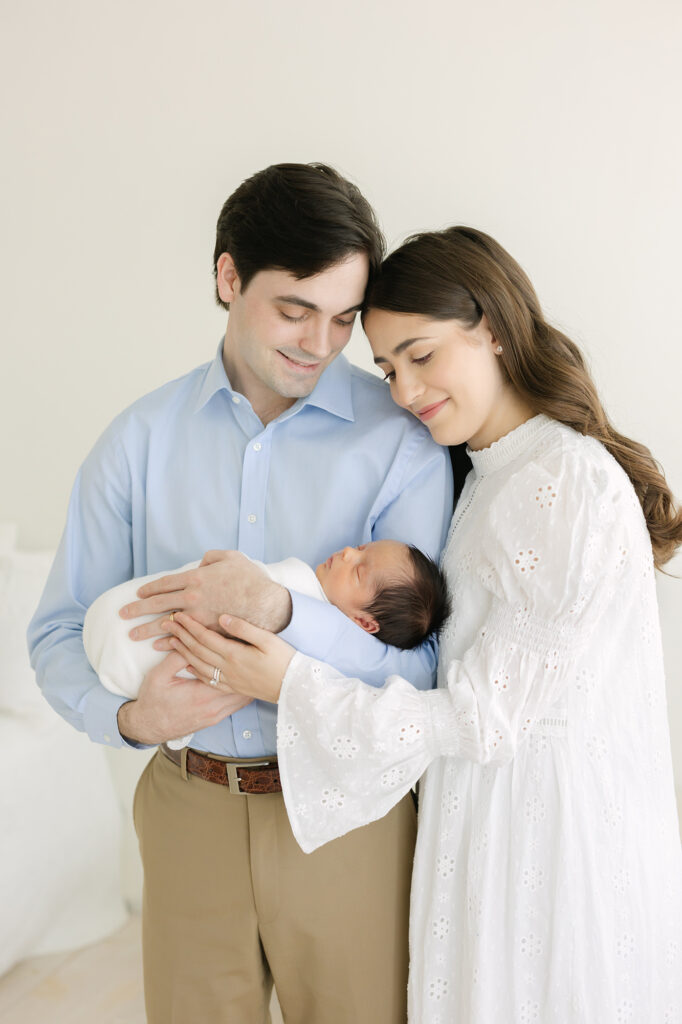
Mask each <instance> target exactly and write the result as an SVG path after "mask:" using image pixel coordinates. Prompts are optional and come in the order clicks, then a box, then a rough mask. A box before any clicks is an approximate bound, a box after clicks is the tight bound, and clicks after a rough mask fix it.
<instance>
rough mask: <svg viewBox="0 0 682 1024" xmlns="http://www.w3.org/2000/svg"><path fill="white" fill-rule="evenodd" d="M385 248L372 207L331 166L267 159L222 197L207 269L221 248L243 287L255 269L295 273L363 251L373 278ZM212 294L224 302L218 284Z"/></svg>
mask: <svg viewBox="0 0 682 1024" xmlns="http://www.w3.org/2000/svg"><path fill="white" fill-rule="evenodd" d="M385 248H386V243H385V240H384V236H383V234H382V233H381V228H380V227H379V224H378V222H377V219H376V216H375V213H374V211H373V209H372V207H371V206H370V205H369V203H368V202H367V200H366V199H365V197H364V196H363V195H362V193H361V192H360V190H359V189H358V188H357V187H356V186H355V185H353V184H352V183H351V182H350V181H347V180H346V178H343V177H342V176H341V175H340V174H339V173H338V171H335V170H334V168H333V167H328V166H327V165H326V164H317V163H314V164H273V165H272V166H271V167H266V168H265V170H263V171H258V172H257V173H256V174H254V175H252V177H250V178H247V179H246V181H244V182H242V184H241V185H240V186H239V188H238V189H237V190H236V191H235V192H233V193H232V195H231V196H230V197H229V199H227V200H226V202H225V204H224V206H223V208H222V210H221V211H220V216H219V217H218V225H217V229H216V244H215V251H214V253H213V274H214V276H217V266H218V259H219V258H220V256H221V255H222V253H224V252H228V253H229V254H230V256H231V257H232V259H233V260H234V265H235V267H236V269H237V273H238V274H239V279H240V282H241V287H242V290H243V289H245V288H246V287H247V286H248V284H249V282H250V281H251V279H252V278H253V277H254V276H255V275H256V274H257V273H258V271H259V270H285V271H287V272H288V273H289V274H293V276H294V277H296V278H298V279H299V280H300V279H301V278H303V277H312V276H313V275H315V274H319V273H321V272H322V271H323V270H327V269H328V268H329V267H332V266H334V265H335V264H336V263H340V262H342V261H343V260H344V259H347V258H348V257H349V256H351V255H352V254H353V253H357V252H365V253H367V256H368V258H369V274H370V279H371V278H372V277H373V275H374V274H375V272H376V271H377V270H378V268H379V266H380V264H381V261H382V259H383V256H384V252H385ZM216 300H217V302H218V304H219V305H221V306H224V307H225V308H226V309H229V303H226V302H223V301H222V299H221V298H220V295H219V294H218V288H217V285H216Z"/></svg>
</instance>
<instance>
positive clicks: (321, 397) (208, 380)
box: [194, 340, 355, 422]
mask: <svg viewBox="0 0 682 1024" xmlns="http://www.w3.org/2000/svg"><path fill="white" fill-rule="evenodd" d="M218 391H227V393H228V395H236V394H238V392H236V391H234V390H233V389H232V385H231V384H230V381H229V378H228V376H227V374H226V373H225V367H224V365H223V342H222V340H221V342H220V344H219V345H218V351H217V352H216V354H215V358H214V359H213V362H211V363H208V364H207V365H206V370H205V373H204V376H203V379H202V381H201V384H200V386H199V392H198V394H197V399H196V403H195V406H194V411H195V412H199V410H200V409H203V407H204V406H205V405H206V404H207V402H209V401H210V400H211V398H213V396H214V395H215V394H216V393H217V392H218ZM305 405H314V406H316V407H317V408H318V409H324V410H325V412H329V413H331V414H332V415H333V416H339V417H340V418H341V419H344V420H350V421H351V422H352V421H353V420H354V419H355V416H354V414H353V395H352V389H351V367H350V363H349V362H348V360H347V359H346V357H345V356H344V355H339V356H337V357H336V359H335V360H334V362H333V363H332V364H331V365H330V366H328V367H327V369H326V370H325V371H324V373H323V374H322V376H321V377H320V379H319V381H318V382H317V384H316V385H315V388H314V389H313V391H312V393H311V394H309V395H308V396H307V397H306V398H299V399H298V401H297V402H295V403H294V405H292V407H291V408H290V409H287V411H286V413H284V414H283V415H285V416H288V415H293V414H294V413H295V412H298V411H299V410H300V409H302V408H303V407H304V406H305Z"/></svg>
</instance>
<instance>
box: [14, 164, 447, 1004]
mask: <svg viewBox="0 0 682 1024" xmlns="http://www.w3.org/2000/svg"><path fill="white" fill-rule="evenodd" d="M382 252H383V239H382V236H381V233H380V231H379V229H378V227H377V225H376V222H375V219H374V215H373V213H372V210H371V208H370V206H369V204H368V203H367V202H366V200H365V199H364V198H363V197H362V195H361V194H360V193H359V191H358V190H357V189H356V188H355V187H354V186H353V185H351V184H350V183H349V182H348V181H346V180H344V179H343V178H342V177H340V176H339V175H338V174H337V173H336V172H335V171H333V170H332V169H331V168H329V167H326V166H323V165H315V164H312V165H297V164H283V165H276V166H273V167H269V168H267V169H266V170H264V171H262V172H259V173H258V174H256V175H254V176H253V177H252V178H250V179H248V180H247V181H246V182H244V183H243V184H242V185H241V186H240V187H239V188H238V189H237V191H236V192H235V193H234V194H233V195H232V196H231V197H230V198H229V199H228V200H227V202H226V203H225V205H224V207H223V210H222V212H221V214H220V218H219V220H218V229H217V239H216V248H215V257H214V271H215V276H216V291H217V298H218V301H219V302H220V303H221V304H222V305H223V306H225V307H226V308H229V318H228V323H227V329H226V332H225V338H224V341H223V342H221V346H220V348H219V350H218V353H217V355H216V358H215V359H214V360H213V362H212V363H208V364H205V365H203V366H200V367H199V368H198V369H196V370H194V371H193V372H192V373H189V374H187V375H186V376H185V377H182V378H180V379H179V380H177V381H173V382H171V383H169V384H166V385H165V386H164V387H162V388H160V389H158V390H157V391H154V392H152V393H151V394H150V395H147V396H145V397H144V398H142V399H140V400H139V401H138V402H136V403H135V404H134V405H133V406H132V407H131V408H130V409H128V410H126V411H125V412H124V413H122V414H121V415H120V416H119V417H118V418H117V419H116V420H115V421H114V422H113V424H112V425H111V426H110V427H109V428H108V430H107V431H105V433H104V435H103V436H102V438H100V440H99V441H98V443H97V444H96V445H95V448H94V450H93V451H92V452H91V454H90V455H89V456H88V458H87V459H86V461H85V463H84V465H83V466H82V467H81V470H80V472H79V474H78V477H77V480H76V484H75V486H74V490H73V494H72V498H71V502H70V506H69V512H68V519H67V524H66V530H65V533H64V536H63V539H62V543H61V545H60V549H59V552H58V555H57V559H56V562H55V567H54V569H53V572H52V574H51V577H50V580H49V583H48V586H47V588H46V591H45V594H44V595H43V599H42V601H41V604H40V607H39V608H38V611H37V612H36V615H35V617H34V620H33V622H32V624H31V627H30V630H29V642H30V646H31V649H32V655H33V663H34V666H35V668H36V672H37V676H38V681H39V684H40V685H41V687H42V688H43V691H44V693H45V696H46V697H47V699H48V700H49V701H50V703H51V704H52V705H53V707H55V708H56V710H58V711H59V712H60V713H61V714H62V715H63V716H64V717H65V718H66V719H67V720H68V721H70V722H71V723H72V724H73V725H75V726H76V727H77V728H79V729H83V730H85V731H87V732H88V734H89V735H90V737H91V738H92V739H93V740H95V741H97V742H102V743H108V744H110V745H113V746H117V745H118V746H120V745H123V744H125V743H129V744H131V745H133V746H135V745H141V746H144V745H156V744H161V745H162V746H161V748H160V750H159V751H158V752H157V754H156V756H155V757H154V758H153V759H152V761H151V762H150V763H149V765H148V767H147V768H146V770H145V772H144V773H143V776H142V778H141V780H140V784H139V786H138V790H137V793H136V798H135V823H136V828H137V831H138V836H139V839H140V849H141V853H142V860H143V865H144V872H145V888H144V905H143V947H144V972H145V999H146V1004H147V1014H148V1020H149V1021H150V1024H157V1022H159V1024H160V1022H164V1024H167V1022H169V1021H182V1022H183V1024H184V1022H189V1021H191V1022H194V1021H196V1022H201V1024H203V1022H204V1021H205V1022H208V1021H211V1022H212V1024H214V1022H222V1021H224V1022H239V1024H242V1022H244V1024H250V1022H259V1024H260V1022H261V1021H264V1020H266V1019H267V1004H268V999H269V992H270V989H271V985H272V979H273V978H274V981H275V984H276V987H277V992H278V996H279V999H280V1003H281V1004H282V1008H283V1012H284V1016H285V1018H286V1020H287V1021H289V1022H298V1024H304V1022H306V1024H318V1022H325V1024H337V1022H339V1024H340V1022H344V1024H351V1022H353V1024H362V1022H367V1024H370V1022H371V1024H384V1022H385V1024H395V1022H396V1021H399V1020H404V1019H405V1015H406V1010H405V988H406V975H407V941H406V935H407V914H408V903H407V901H408V892H409V880H410V871H411V863H412V853H413V845H414V838H415V815H414V808H413V805H412V802H411V799H410V798H409V797H408V798H406V799H405V800H403V801H402V802H401V803H400V804H399V805H398V807H396V808H395V810H394V811H393V812H391V814H389V815H387V817H386V818H385V819H383V820H382V821H380V822H376V823H375V824H373V825H371V826H368V827H367V828H364V829H359V830H357V831H356V832H353V833H351V834H350V835H348V836H345V837H343V838H342V839H340V840H338V841H337V842H336V843H333V844H330V846H329V847H327V848H325V849H324V850H321V851H318V852H317V853H315V854H313V855H311V856H305V855H304V854H303V853H302V852H301V850H300V849H299V848H298V846H297V845H296V843H295V841H294V840H293V836H292V834H291V830H290V827H289V824H288V820H287V817H286V811H285V809H284V804H283V799H282V794H281V791H280V789H279V783H278V774H277V770H276V757H275V753H276V736H275V717H276V713H275V709H274V708H273V707H272V706H271V705H267V704H262V703H260V702H252V703H247V702H245V700H244V699H243V698H241V697H235V696H228V695H225V694H222V693H221V692H220V691H219V690H217V689H212V688H210V687H208V686H206V685H204V684H202V683H200V682H198V681H194V680H188V679H184V678H180V677H177V676H176V673H177V671H178V670H179V668H181V667H182V664H181V663H179V658H178V655H176V654H173V655H171V656H169V657H168V658H166V659H165V660H164V662H163V663H162V664H161V665H160V666H158V667H157V668H156V669H154V670H152V672H150V673H149V675H148V676H147V677H146V678H145V680H144V682H143V684H142V687H141V690H140V694H139V697H138V699H137V700H135V701H128V702H125V700H124V699H123V698H118V697H115V696H114V695H112V694H110V693H108V692H107V691H105V690H104V688H103V687H102V686H101V684H100V683H99V681H98V679H97V677H96V676H95V674H94V672H93V671H92V669H90V667H89V666H88V664H87V662H86V659H85V656H84V652H83V648H82V640H81V631H82V622H83V617H84V613H85V610H86V608H87V606H88V605H89V604H90V603H91V602H92V601H93V600H94V599H95V598H96V597H97V596H98V595H99V594H100V593H101V592H102V591H103V590H105V589H107V588H108V587H111V586H113V585H115V584H116V583H119V582H121V581H122V580H124V579H127V578H130V577H131V576H140V575H144V574H146V573H152V572H155V571H158V570H160V569H163V568H167V567H169V566H174V565H175V566H177V565H182V564H183V563H186V562H187V561H189V560H191V559H193V558H196V557H197V553H198V552H199V553H200V552H202V551H206V550H207V549H209V548H211V549H215V548H221V549H225V548H228V549H230V548H234V549H239V551H241V552H243V553H244V554H246V555H249V556H251V557H253V558H257V559H260V560H262V561H266V562H269V561H277V560H279V559H282V558H284V557H288V556H290V555H296V556H298V557H300V558H302V559H304V560H305V561H307V562H309V563H310V564H311V565H315V564H316V563H317V562H319V561H320V560H321V559H322V557H323V556H324V557H326V555H327V554H328V552H329V551H330V550H334V549H335V548H337V549H338V548H340V547H342V546H344V545H346V544H348V543H363V542H366V541H369V540H371V539H379V538H383V537H386V538H394V539H396V540H402V541H406V542H409V543H414V544H415V545H417V546H419V547H421V548H422V549H423V550H425V552H426V553H428V554H430V555H432V556H437V555H438V554H439V551H440V548H441V546H442V544H443V540H444V533H445V530H446V527H447V521H448V518H449V509H450V508H451V494H452V491H451V479H450V472H449V469H448V468H446V457H445V454H444V452H443V450H441V449H439V448H438V447H437V446H436V445H434V444H433V442H432V441H431V439H430V437H429V435H428V432H427V431H426V430H425V429H424V428H423V427H422V426H421V425H419V424H418V423H417V422H416V421H415V420H414V419H413V418H412V417H410V416H408V415H406V414H405V413H403V412H401V411H400V410H398V409H397V408H396V407H395V406H394V405H393V404H392V403H391V400H390V397H389V395H388V389H387V388H386V387H385V386H384V385H382V383H381V382H380V381H379V380H377V378H376V377H373V376H371V375H369V374H366V373H364V372H363V371H360V370H358V369H357V368H355V367H352V366H350V365H349V364H348V363H347V362H346V360H345V359H344V358H343V356H340V352H341V350H342V349H343V347H344V345H345V344H346V342H347V341H348V339H349V337H350V333H351V330H352V326H353V321H354V319H355V316H356V314H357V312H358V310H359V309H360V308H361V305H362V301H363V296H364V292H365V287H366V284H367V280H368V276H369V274H370V273H372V272H373V271H374V270H375V268H376V267H377V265H378V263H379V262H380V260H381V256H382ZM425 509H428V515H425V514H424V510H425ZM437 509H442V510H443V515H442V521H441V522H438V516H437V515H436V516H435V518H434V514H433V513H434V510H437ZM434 523H436V525H435V527H434V525H433V524H434ZM204 563H205V564H204V565H203V567H201V568H199V569H198V570H196V571H195V572H194V573H190V574H187V575H185V576H184V577H181V578H180V580H179V581H178V579H177V577H176V578H173V580H172V581H164V580H161V581H158V582H157V584H153V585H151V586H150V588H147V589H145V591H144V592H143V593H142V594H141V596H142V598H143V600H141V601H139V602H135V603H134V604H133V605H131V606H129V607H128V608H127V609H125V610H124V612H123V614H124V615H125V616H126V617H127V618H130V619H134V618H135V617H136V616H138V615H140V614H143V613H158V614H159V618H157V619H156V620H154V621H152V622H151V623H148V624H146V625H143V626H137V627H135V625H134V623H131V625H132V626H133V635H134V636H136V637H137V638H138V639H139V638H141V637H142V636H148V635H160V634H161V632H162V630H161V627H160V622H161V620H162V619H163V618H164V617H165V616H164V615H163V614H162V613H164V612H165V613H166V614H167V613H168V611H169V610H172V609H179V608H183V609H185V610H187V611H189V612H191V614H193V615H194V616H195V617H196V618H197V619H199V620H200V621H202V622H203V623H204V624H206V625H214V626H215V625H216V623H217V619H218V615H219V614H220V612H221V611H223V610H225V608H226V607H229V608H230V610H231V611H233V612H235V613H237V614H241V615H243V616H244V617H246V618H249V619H251V620H252V621H254V622H257V623H258V624H260V625H264V626H266V627H267V628H269V629H272V630H275V631H280V630H283V634H282V635H283V636H285V637H286V639H288V640H289V641H290V642H291V643H292V644H294V645H295V646H296V647H298V648H300V649H302V650H304V651H305V652H306V653H309V654H312V655H315V656H316V657H319V658H322V659H324V660H326V661H329V662H330V663H332V664H333V665H335V666H336V667H337V668H339V669H340V670H341V671H343V672H345V673H347V674H349V675H361V676H362V677H363V678H364V679H366V680H367V681H368V682H370V683H372V684H374V685H376V686H381V685H382V684H383V681H384V679H385V677H386V676H387V675H389V674H391V673H392V672H400V673H401V674H402V675H405V676H406V677H407V678H408V679H411V680H412V681H413V682H414V683H415V685H418V686H421V687H423V688H427V687H430V686H431V685H432V681H433V671H434V667H435V652H434V647H433V645H425V646H424V647H422V648H420V649H419V650H417V651H398V650H397V649H394V648H389V647H386V646H384V645H383V644H381V643H380V642H379V641H377V640H376V639H375V638H374V637H372V636H370V635H369V634H367V633H365V632H364V631H363V630H361V629H360V628H359V627H358V626H356V625H355V624H353V623H352V622H350V620H349V619H347V618H346V617H345V616H344V615H343V614H342V613H341V612H340V611H339V610H338V609H336V608H335V607H334V606H331V605H323V604H322V603H320V602H317V601H314V600H313V599H310V598H305V597H303V596H301V595H296V594H289V592H288V591H286V590H284V589H283V588H281V587H279V586H277V585H276V584H273V583H271V582H269V581H268V582H265V581H263V580H262V577H261V576H260V575H256V574H255V571H254V570H253V569H252V568H251V567H250V565H249V563H248V562H247V561H246V559H243V558H242V557H241V556H240V555H239V554H236V555H235V554H228V553H226V552H225V551H216V550H214V551H210V552H209V554H208V555H207V557H206V558H205V559H204ZM156 643H157V645H159V646H161V647H165V649H168V643H167V640H157V641H156ZM191 732H193V733H194V738H193V740H192V750H191V751H189V752H187V751H186V750H185V751H183V752H182V753H181V754H174V753H173V752H172V751H170V750H169V749H168V748H167V747H166V746H165V745H164V744H165V741H167V740H169V739H171V738H172V737H175V736H179V735H183V734H185V733H191ZM340 741H341V742H340V750H342V752H343V755H344V756H352V751H350V750H347V749H346V747H345V746H344V744H343V738H340ZM173 758H174V759H173ZM176 762H179V763H176ZM340 798H341V797H340V795H339V794H330V799H329V801H328V806H327V807H325V808H321V811H320V812H321V813H333V805H334V800H335V799H340Z"/></svg>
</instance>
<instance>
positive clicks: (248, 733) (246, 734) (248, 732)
mask: <svg viewBox="0 0 682 1024" xmlns="http://www.w3.org/2000/svg"><path fill="white" fill-rule="evenodd" d="M242 736H243V737H244V739H245V740H250V739H251V730H250V729H244V732H243V733H242Z"/></svg>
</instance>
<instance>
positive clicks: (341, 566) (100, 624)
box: [83, 540, 450, 749]
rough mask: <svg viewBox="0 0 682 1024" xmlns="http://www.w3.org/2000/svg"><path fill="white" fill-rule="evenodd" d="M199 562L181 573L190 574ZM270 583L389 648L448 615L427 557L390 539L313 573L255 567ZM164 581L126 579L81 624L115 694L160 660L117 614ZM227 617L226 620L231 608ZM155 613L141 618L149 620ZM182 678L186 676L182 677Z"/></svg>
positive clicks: (298, 565) (288, 562)
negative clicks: (323, 607)
mask: <svg viewBox="0 0 682 1024" xmlns="http://www.w3.org/2000/svg"><path fill="white" fill-rule="evenodd" d="M198 564H199V563H198V562H192V563H191V564H190V565H185V566H183V567H182V568H181V569H178V570H177V571H178V572H184V571H185V570H187V569H194V568H196V566H197V565H198ZM254 564H255V565H257V566H259V568H260V569H262V570H263V572H265V573H267V575H268V576H269V577H270V579H272V580H274V581H275V582H276V583H280V584H282V586H284V587H286V588H287V589H288V590H296V591H298V592H299V593H302V594H306V595H308V596H309V597H315V598H318V599H319V600H320V601H326V602H328V603H330V604H334V605H336V607H337V608H339V609H340V610H341V611H342V612H343V613H344V614H345V615H347V616H348V617H349V618H350V619H352V620H353V622H355V623H357V625H358V626H360V627H361V628H362V629H364V630H366V631H367V632H368V633H374V634H376V636H377V637H378V638H379V640H383V642H384V643H387V644H391V645H392V646H393V647H403V648H410V647H417V646H418V645H419V644H420V643H422V642H423V641H424V640H425V639H426V637H427V636H428V635H429V634H430V633H432V632H435V631H437V630H438V629H440V627H441V625H442V624H443V622H444V621H445V619H446V618H447V616H448V613H449V607H450V605H449V598H448V592H447V585H446V583H445V579H444V577H443V575H442V573H441V571H440V569H439V568H438V566H437V565H436V564H435V562H432V561H431V559H430V558H427V557H426V555H424V554H422V552H421V551H419V550H418V549H417V548H414V547H410V546H408V545H407V544H402V543H400V542H399V541H395V540H377V541H373V542H372V543H369V544H360V545H359V546H358V547H355V548H351V547H346V548H344V549H343V550H342V551H337V552H335V554H333V555H330V557H329V558H328V559H327V561H326V562H321V563H320V565H318V566H317V568H316V569H315V570H313V569H311V567H310V566H309V565H306V563H305V562H302V561H301V560H300V559H299V558H287V559H285V560H284V561H283V562H274V563H272V564H270V565H265V564H264V563H263V562H255V563H254ZM166 575H168V574H167V573H166V572H159V573H155V574H153V575H151V576H144V577H142V578H138V579H132V580H127V581H126V582H125V583H120V584H119V585H118V586H117V587H112V589H111V590H106V591H105V592H104V593H103V594H101V595H100V596H99V597H98V598H97V600H96V601H94V602H93V603H92V604H91V605H90V607H89V609H88V611H87V614H86V616H85V622H84V624H83V645H84V647H85V653H86V654H87V656H88V660H89V661H90V664H91V665H92V667H93V668H94V670H95V672H97V674H98V676H99V678H100V682H101V683H102V685H103V686H105V687H106V688H107V690H110V691H111V692H112V693H116V694H119V695H120V696H122V697H132V698H134V697H137V694H138V691H139V689H140V685H141V683H142V680H143V679H144V677H145V676H146V674H147V672H149V670H150V669H151V668H153V667H154V665H157V664H158V663H159V662H160V661H161V660H162V659H163V658H164V657H165V656H166V654H165V652H164V651H157V650H156V649H155V648H154V647H153V646H152V645H153V639H152V638H150V639H147V640H139V641H135V640H131V639H130V637H129V636H128V631H129V629H130V623H129V622H127V621H125V620H124V619H121V617H120V616H119V614H118V612H119V609H120V608H122V607H123V605H124V604H128V603H129V602H130V601H134V600H135V597H136V594H137V590H138V589H139V587H141V586H143V585H144V584H145V583H149V582H150V581H151V580H155V579H158V578H159V577H161V576H166ZM224 611H225V612H226V613H227V614H229V613H230V609H229V608H225V609H224ZM154 618H157V616H156V615H146V616H141V617H140V619H139V620H138V624H139V623H140V622H148V621H150V620H151V619H154ZM180 674H181V675H187V676H189V673H187V672H182V673H180ZM190 739H191V736H184V737H182V739H178V740H172V741H171V742H170V743H169V746H173V747H175V748H176V749H177V748H178V747H181V746H185V745H186V744H187V743H188V742H189V740H190Z"/></svg>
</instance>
